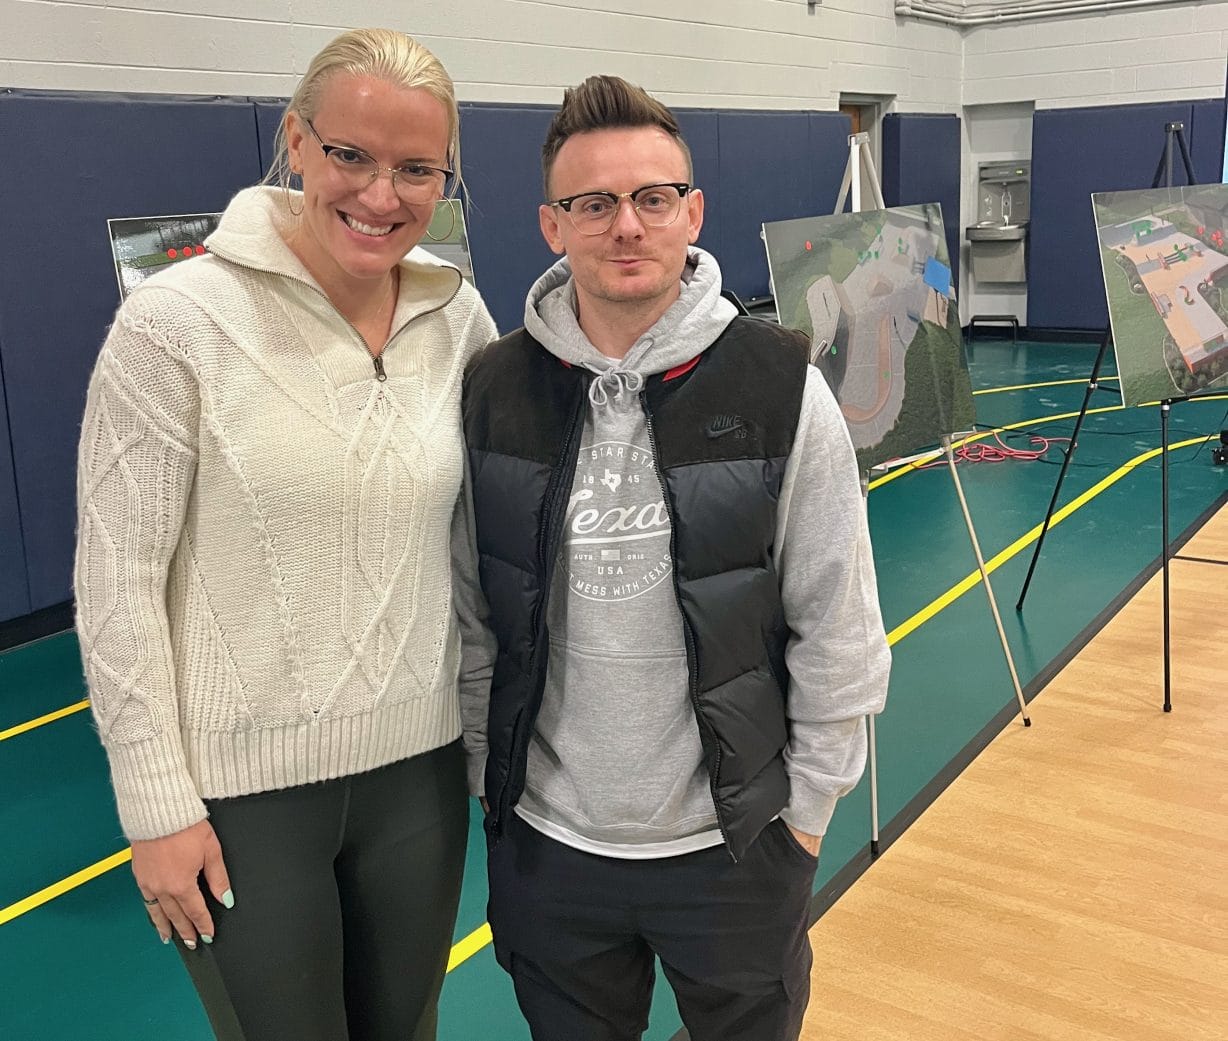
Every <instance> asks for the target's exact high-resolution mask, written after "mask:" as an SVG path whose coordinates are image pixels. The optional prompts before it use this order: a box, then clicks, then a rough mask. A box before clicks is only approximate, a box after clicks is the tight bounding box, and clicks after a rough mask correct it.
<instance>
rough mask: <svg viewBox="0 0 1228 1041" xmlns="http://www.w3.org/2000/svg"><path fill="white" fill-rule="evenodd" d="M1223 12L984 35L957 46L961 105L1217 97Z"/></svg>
mask: <svg viewBox="0 0 1228 1041" xmlns="http://www.w3.org/2000/svg"><path fill="white" fill-rule="evenodd" d="M1225 55H1228V3H1225V2H1223V0H1201V2H1199V0H1191V2H1190V3H1178V4H1168V5H1165V6H1163V7H1154V8H1143V9H1139V10H1130V11H1115V12H1111V13H1107V14H1096V15H1082V16H1079V17H1073V18H1055V19H1051V20H1048V21H1045V22H1023V23H1015V24H1013V25H1003V26H986V27H982V28H978V29H974V30H971V31H969V32H968V33H967V35H966V37H965V61H964V76H963V102H964V104H965V105H969V104H972V105H975V104H986V103H1001V102H1010V101H1032V102H1035V104H1036V107H1037V108H1068V107H1074V106H1082V105H1129V104H1139V103H1143V102H1152V101H1185V100H1193V99H1198V98H1210V97H1222V96H1223V94H1224V77H1225Z"/></svg>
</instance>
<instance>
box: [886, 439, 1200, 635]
mask: <svg viewBox="0 0 1228 1041" xmlns="http://www.w3.org/2000/svg"><path fill="white" fill-rule="evenodd" d="M1215 436H1218V435H1214V434H1207V435H1205V436H1203V437H1194V438H1190V439H1189V440H1188V441H1178V442H1176V443H1175V444H1171V445H1169V446H1168V450H1169V452H1173V451H1175V450H1176V449H1178V448H1188V447H1189V446H1190V445H1201V444H1206V442H1207V441H1209V440H1211V438H1212V437H1215ZM1162 451H1163V449H1162V448H1153V449H1151V450H1150V451H1148V452H1144V453H1143V454H1142V455H1136V456H1135V457H1134V458H1133V459H1131V460H1130V461H1129V462H1128V463H1124V464H1122V465H1121V466H1119V467H1118V468H1117V469H1116V470H1114V471H1113V472H1112V473H1111V474H1109V475H1108V476H1107V477H1105V478H1104V479H1103V480H1100V481H1097V482H1096V483H1095V484H1094V485H1092V486H1091V487H1090V488H1088V489H1087V491H1085V492H1084V493H1083V494H1082V495H1080V496H1078V497H1077V498H1075V499H1072V500H1071V501H1070V502H1068V503H1067V504H1066V505H1065V506H1063V507H1062V508H1061V509H1060V510H1057V511H1056V512H1055V513H1054V514H1053V517H1052V519H1051V520H1050V521H1049V530H1050V531H1052V530H1053V528H1055V527H1056V526H1057V525H1058V524H1060V523H1061V522H1062V521H1064V520H1065V519H1066V518H1067V517H1069V516H1070V515H1071V514H1072V513H1074V512H1075V510H1078V509H1080V508H1081V507H1083V506H1085V505H1087V503H1089V502H1091V500H1092V499H1094V498H1095V497H1096V496H1097V495H1099V494H1100V493H1101V492H1103V491H1104V490H1105V489H1107V488H1110V487H1111V486H1112V485H1114V484H1116V483H1117V482H1118V481H1120V480H1121V479H1122V478H1123V477H1125V476H1126V475H1127V474H1129V473H1131V472H1132V471H1133V470H1135V469H1136V468H1137V467H1139V466H1142V465H1143V463H1146V462H1149V461H1150V460H1152V459H1154V458H1156V456H1158V455H1159V454H1160V453H1161V452H1162ZM1043 527H1044V521H1041V523H1040V524H1038V525H1036V527H1034V528H1033V529H1032V530H1031V531H1029V532H1028V533H1027V534H1026V535H1023V536H1021V537H1020V538H1018V539H1016V540H1015V541H1014V542H1012V543H1011V544H1010V545H1009V546H1007V547H1006V549H1004V550H1002V551H1001V552H1000V553H998V554H997V555H995V556H994V557H993V558H992V559H990V560H987V561H985V572H986V573H987V574H991V575H992V574H993V573H994V572H995V571H996V570H997V569H998V568H1000V567H1001V566H1002V565H1003V564H1005V563H1006V562H1007V561H1008V560H1010V559H1011V557H1014V556H1016V555H1017V554H1018V553H1019V552H1020V551H1022V550H1024V549H1026V548H1027V547H1028V546H1030V545H1031V544H1032V543H1033V542H1035V541H1036V540H1037V539H1038V538H1040V529H1041V528H1043ZM980 581H981V573H980V571H973V572H972V573H971V574H970V575H966V576H965V577H964V579H963V580H962V581H960V582H959V583H957V584H956V585H954V586H952V587H951V588H950V589H948V590H947V591H946V592H945V593H943V594H942V596H940V597H938V598H937V599H935V600H932V601H930V603H929V604H927V605H926V606H925V607H923V608H922V609H921V610H920V611H918V612H917V613H916V614H914V615H913V616H912V617H911V618H909V619H908V620H907V621H906V622H904V623H902V624H901V625H897V626H896V627H895V628H894V629H892V630H891V632H889V633H888V634H887V642H888V643H890V644H891V645H892V646H894V645H895V644H896V643H898V642H899V641H900V640H902V639H904V637H905V636H907V635H908V634H909V633H911V632H913V631H914V630H916V629H918V628H920V627H921V626H922V625H924V624H925V623H926V622H928V621H929V620H930V619H931V618H933V617H934V615H936V614H938V612H939V611H941V610H943V608H946V607H949V606H950V605H951V604H953V603H954V602H955V601H956V600H958V599H959V598H960V597H961V596H963V595H964V594H965V593H966V592H968V590H969V589H971V588H972V587H973V586H976V585H979V584H980Z"/></svg>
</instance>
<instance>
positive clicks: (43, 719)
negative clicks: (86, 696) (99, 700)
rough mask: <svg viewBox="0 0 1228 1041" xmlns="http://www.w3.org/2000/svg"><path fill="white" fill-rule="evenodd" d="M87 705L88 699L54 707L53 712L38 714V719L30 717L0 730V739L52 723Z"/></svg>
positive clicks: (88, 704) (88, 705) (87, 706)
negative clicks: (26, 721)
mask: <svg viewBox="0 0 1228 1041" xmlns="http://www.w3.org/2000/svg"><path fill="white" fill-rule="evenodd" d="M89 707H90V703H89V702H88V701H78V702H77V703H76V704H75V705H66V706H65V707H64V708H60V709H56V710H55V711H54V712H48V713H47V715H45V716H39V717H38V719H31V720H30V721H29V722H28V723H18V724H17V726H15V727H9V728H8V730H0V741H7V740H8V739H9V738H10V737H16V736H17V735H18V734H24V733H26V732H27V731H30V730H35V729H37V728H38V727H41V726H46V725H47V724H48V723H54V722H55V721H56V720H57V719H63V718H64V717H65V716H71V715H73V714H75V713H77V712H81V711H83V710H84V709H87V708H89Z"/></svg>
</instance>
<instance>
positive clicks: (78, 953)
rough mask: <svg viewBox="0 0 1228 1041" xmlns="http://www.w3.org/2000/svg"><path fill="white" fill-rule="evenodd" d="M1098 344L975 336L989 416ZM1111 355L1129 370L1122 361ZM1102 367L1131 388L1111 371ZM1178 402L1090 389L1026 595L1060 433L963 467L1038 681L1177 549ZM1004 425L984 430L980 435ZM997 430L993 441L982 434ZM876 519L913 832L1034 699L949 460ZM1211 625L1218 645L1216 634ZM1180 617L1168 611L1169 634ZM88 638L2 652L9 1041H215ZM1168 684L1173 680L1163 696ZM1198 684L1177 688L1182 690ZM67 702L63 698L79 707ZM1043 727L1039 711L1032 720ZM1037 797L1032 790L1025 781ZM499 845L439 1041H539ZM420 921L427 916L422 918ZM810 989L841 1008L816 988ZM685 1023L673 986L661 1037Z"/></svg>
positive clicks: (4, 1014)
mask: <svg viewBox="0 0 1228 1041" xmlns="http://www.w3.org/2000/svg"><path fill="white" fill-rule="evenodd" d="M1095 355H1096V347H1095V346H1089V345H1087V344H1053V343H1045V344H1039V343H1023V342H1020V343H1019V344H1018V345H1017V346H1016V345H1012V344H1011V343H1010V341H1009V340H1006V341H1003V340H989V339H984V338H981V339H978V340H977V341H975V342H974V343H972V344H970V346H969V356H970V359H971V366H972V376H973V385H974V387H976V388H977V397H976V402H977V422H978V430H979V431H981V432H985V431H987V430H990V429H994V428H1005V433H1003V435H1002V436H1003V437H1004V438H1005V439H1006V440H1007V441H1008V443H1009V444H1010V445H1011V447H1014V448H1024V449H1026V448H1029V447H1031V445H1030V444H1029V434H1030V433H1035V434H1038V435H1041V436H1044V437H1048V438H1064V437H1069V436H1070V433H1071V430H1072V428H1073V425H1074V417H1075V415H1076V414H1077V412H1078V410H1079V406H1080V404H1081V403H1082V400H1083V395H1084V390H1085V388H1086V386H1087V378H1088V375H1089V373H1090V371H1091V368H1092V363H1093V360H1094V358H1095ZM1106 371H1108V372H1109V373H1111V372H1112V367H1111V359H1110V363H1109V364H1107V365H1106ZM1105 385H1106V386H1108V387H1114V386H1115V385H1116V384H1115V382H1114V381H1113V380H1112V379H1111V378H1108V379H1106V380H1105ZM1226 410H1228V399H1225V398H1209V399H1204V400H1200V401H1196V402H1186V403H1181V404H1177V405H1175V406H1174V407H1173V409H1172V423H1171V430H1170V444H1171V445H1172V450H1171V452H1170V480H1171V488H1170V495H1169V508H1170V516H1171V521H1170V524H1171V528H1170V530H1171V533H1172V536H1173V538H1174V539H1176V538H1177V537H1178V536H1179V535H1180V534H1181V533H1182V532H1184V531H1186V530H1187V529H1190V528H1192V527H1193V526H1196V525H1197V524H1198V523H1200V521H1201V519H1202V518H1204V517H1205V516H1206V515H1208V514H1209V511H1210V510H1211V508H1212V507H1214V506H1216V505H1217V504H1219V503H1221V502H1223V501H1224V499H1225V496H1226V495H1228V468H1225V467H1217V466H1214V465H1213V464H1212V461H1211V444H1207V443H1206V441H1207V438H1208V436H1210V437H1211V441H1212V443H1217V442H1218V434H1219V431H1220V430H1221V429H1222V428H1223V427H1224V426H1225V412H1226ZM1160 437H1161V435H1160V416H1159V409H1158V408H1157V407H1156V406H1154V405H1153V406H1141V407H1138V408H1131V409H1122V408H1121V407H1120V406H1119V404H1118V400H1117V398H1116V396H1115V395H1114V394H1112V393H1108V392H1104V391H1101V392H1097V393H1096V394H1094V395H1093V397H1092V402H1091V411H1089V414H1088V418H1087V422H1086V424H1085V426H1084V430H1083V434H1082V436H1081V437H1080V444H1079V448H1078V451H1077V452H1076V454H1075V457H1074V460H1073V465H1072V466H1071V468H1070V471H1069V473H1068V475H1067V478H1066V480H1065V483H1064V486H1063V489H1062V495H1061V499H1060V502H1059V507H1066V506H1068V505H1070V506H1071V507H1072V508H1070V509H1068V510H1065V511H1063V513H1064V515H1062V514H1059V516H1061V519H1060V522H1059V523H1058V524H1057V525H1056V526H1055V527H1053V528H1052V529H1051V530H1050V532H1049V534H1048V536H1047V538H1046V541H1045V545H1044V552H1043V554H1042V555H1041V558H1040V562H1039V564H1038V566H1037V571H1036V576H1035V578H1034V579H1033V582H1032V585H1031V588H1030V590H1029V592H1028V596H1027V600H1026V602H1025V604H1024V608H1023V611H1022V612H1018V611H1017V610H1016V608H1015V603H1016V600H1017V599H1018V596H1019V593H1020V589H1021V586H1022V584H1023V579H1024V575H1025V573H1026V571H1027V566H1028V562H1029V560H1030V559H1031V554H1032V550H1033V542H1034V539H1035V536H1036V533H1037V531H1038V529H1039V526H1040V524H1041V521H1042V520H1043V518H1044V515H1045V510H1046V507H1047V506H1048V503H1049V499H1050V496H1051V495H1052V493H1053V489H1054V486H1055V482H1056V480H1057V476H1058V471H1059V466H1060V462H1061V450H1062V449H1063V448H1064V447H1065V443H1064V442H1059V443H1057V444H1055V445H1054V446H1053V447H1052V448H1051V449H1050V450H1049V453H1048V455H1047V456H1046V457H1045V458H1044V459H1043V460H1038V461H1018V460H1010V461H1005V462H998V463H990V462H976V463H961V464H960V466H959V473H960V477H961V479H962V482H963V487H964V490H965V493H966V495H967V499H968V503H969V508H970V510H971V512H972V516H973V520H974V522H975V525H976V530H977V534H978V536H979V540H980V545H981V548H982V551H983V553H984V557H985V560H986V562H987V564H988V565H989V567H990V570H991V572H992V585H993V588H994V590H995V592H996V595H997V600H998V605H999V609H1000V611H1001V614H1002V619H1003V623H1004V626H1005V629H1006V632H1007V635H1008V638H1009V641H1010V646H1011V650H1012V654H1013V657H1014V661H1015V665H1016V668H1017V670H1018V674H1019V679H1020V682H1021V683H1022V684H1023V685H1024V687H1025V690H1027V691H1028V693H1029V695H1030V694H1031V693H1033V692H1034V691H1035V690H1037V689H1039V687H1041V686H1043V683H1044V682H1045V680H1046V679H1047V677H1048V676H1049V675H1051V674H1052V672H1053V670H1054V668H1055V667H1056V666H1057V665H1060V664H1061V663H1062V662H1064V661H1065V660H1066V657H1067V656H1068V655H1069V654H1071V653H1073V650H1074V649H1076V647H1077V645H1078V644H1079V641H1081V640H1082V639H1085V638H1086V636H1087V635H1088V634H1089V630H1090V629H1092V628H1094V627H1095V626H1096V625H1098V624H1099V622H1100V621H1101V620H1102V619H1103V617H1104V616H1105V614H1106V613H1109V612H1111V611H1112V610H1113V609H1114V608H1115V606H1116V604H1117V602H1118V601H1119V600H1120V599H1121V598H1122V596H1123V593H1125V592H1126V591H1127V590H1128V589H1131V588H1133V587H1134V584H1135V583H1137V581H1138V579H1139V576H1140V575H1142V574H1144V573H1150V571H1151V570H1152V569H1153V568H1154V567H1155V566H1156V562H1157V558H1158V557H1159V554H1160V545H1161V516H1162V511H1161V477H1160V475H1161V467H1160V459H1159V447H1160V443H1161V440H1160ZM986 440H989V441H992V436H989V437H982V438H981V439H980V442H979V443H983V442H984V441H986ZM975 443H978V442H974V444H975ZM869 511H870V522H871V529H872V532H873V537H874V548H875V557H876V560H877V562H878V577H879V588H880V593H881V599H882V605H883V614H884V617H885V620H886V624H887V629H888V631H889V633H890V634H891V641H892V644H893V648H894V655H895V664H894V670H893V673H892V680H891V693H890V697H889V698H888V702H887V710H886V712H885V714H884V715H883V716H882V717H881V718H880V719H879V721H878V725H877V744H878V786H879V801H880V820H881V822H882V831H883V842H884V844H886V843H887V842H889V841H890V840H891V839H892V838H893V837H895V836H896V835H898V833H899V831H900V830H901V828H903V827H904V826H906V824H907V823H908V821H910V820H912V819H915V817H916V815H917V813H919V812H920V810H921V809H923V808H924V805H925V804H926V803H928V801H929V800H930V799H932V798H933V797H934V795H935V794H936V792H937V791H938V790H940V789H941V787H942V786H944V785H945V784H946V783H949V782H952V779H953V778H955V780H954V781H953V783H958V779H957V778H956V774H957V772H958V769H959V767H960V765H961V764H963V763H966V762H967V760H968V758H969V757H970V756H971V755H974V754H975V752H976V751H977V750H978V749H979V748H980V747H981V746H982V745H983V744H984V742H985V741H986V740H987V739H988V736H990V735H991V734H992V733H993V732H996V730H997V729H999V728H1000V727H1001V726H1003V725H1008V726H1019V725H1020V722H1019V719H1018V717H1017V714H1014V713H1012V709H1011V706H1012V705H1013V704H1014V693H1013V688H1012V685H1011V680H1010V674H1009V672H1008V668H1007V663H1006V657H1005V655H1004V654H1003V651H1002V647H1001V644H1000V642H999V640H998V636H997V632H996V630H995V627H994V624H993V618H992V615H991V613H990V610H989V604H988V601H987V599H986V596H985V592H984V590H983V588H981V583H980V580H979V576H978V575H977V573H976V560H975V557H974V555H973V552H972V549H971V544H970V541H969V537H968V533H967V529H966V527H965V525H964V520H963V516H962V513H961V510H960V506H959V501H958V498H957V496H956V493H955V486H954V482H953V481H952V478H951V474H950V471H949V470H948V469H947V468H946V467H945V466H939V467H936V468H929V469H917V468H912V469H903V470H898V471H893V472H892V473H891V474H890V475H888V476H887V477H885V478H883V477H880V478H879V479H877V480H876V481H874V482H873V483H872V484H871V490H870V496H869ZM1215 624H1216V623H1215V620H1213V619H1208V634H1207V638H1208V639H1214V638H1216V636H1215V633H1214V631H1213V627H1214V625H1215ZM1160 625H1161V619H1160V618H1158V617H1157V619H1156V626H1157V628H1158V627H1159V626H1160ZM84 697H85V689H84V684H83V680H82V676H81V671H80V663H79V660H78V657H77V647H76V642H75V639H74V637H73V635H72V634H71V633H63V634H60V635H57V636H53V637H50V638H47V639H44V640H41V641H39V642H36V643H32V644H27V645H26V646H23V647H17V648H14V649H11V650H9V651H7V652H5V653H3V654H0V792H2V793H3V796H2V797H0V834H3V835H4V837H5V842H4V855H3V858H2V859H0V982H2V985H3V988H4V998H3V1000H2V1001H0V1038H3V1039H4V1041H70V1039H72V1041H87V1039H88V1041H208V1039H209V1038H210V1037H211V1034H210V1032H209V1029H208V1025H207V1023H206V1021H205V1018H204V1015H203V1013H202V1012H201V1010H200V1007H199V1005H198V1004H197V1002H196V999H195V996H194V994H193V992H192V989H191V987H190V986H189V984H188V980H187V977H186V975H185V973H184V972H183V969H182V967H181V965H180V962H179V959H178V957H177V955H176V954H175V952H174V951H172V950H170V949H169V948H166V947H163V946H162V945H161V944H160V943H159V942H158V939H157V937H156V935H155V934H154V932H153V931H152V929H151V928H150V926H149V924H148V921H147V919H146V916H145V914H144V911H143V909H142V907H141V902H140V900H139V899H138V897H137V894H136V891H135V889H134V888H133V885H132V879H131V875H130V872H129V869H128V866H127V854H126V845H125V843H124V840H123V838H122V836H121V834H120V831H119V826H118V824H117V822H116V817H115V813H114V810H113V808H112V804H111V796H110V793H109V790H108V787H107V771H106V764H105V761H104V758H103V754H102V751H101V749H100V747H99V746H98V743H97V740H96V738H95V736H94V733H93V730H92V728H91V725H90V717H89V713H88V712H87V711H83V709H84V707H85V706H84V703H83V699H84ZM1161 698H1162V691H1160V690H1157V691H1156V701H1157V706H1159V704H1160V701H1161ZM1179 699H1180V691H1174V700H1175V701H1178V702H1179ZM61 710H63V711H61ZM1033 735H1034V737H1035V738H1036V739H1037V740H1043V734H1041V733H1040V728H1039V727H1036V728H1033ZM1020 794H1021V797H1024V796H1025V795H1026V793H1025V792H1023V791H1021V793H1020ZM870 827H871V816H870V794H869V783H868V781H863V782H862V784H861V786H860V787H859V788H858V789H857V790H856V791H855V792H854V793H853V794H852V795H850V796H849V797H848V798H847V799H845V800H843V801H842V803H841V804H840V808H839V810H838V811H837V814H836V817H835V820H834V821H833V823H832V828H831V830H830V831H829V833H828V835H827V838H826V840H825V842H824V845H823V857H822V864H821V867H820V871H819V878H818V880H817V881H816V893H817V894H818V895H817V898H816V909H818V908H821V907H822V906H824V905H825V904H826V903H828V902H829V901H830V900H831V899H833V898H834V897H835V896H836V895H837V894H838V892H839V891H840V890H841V888H842V887H843V886H845V885H847V884H848V883H849V882H850V881H852V883H853V884H856V883H855V881H854V880H855V877H856V875H857V874H858V873H859V872H860V871H861V870H862V869H863V868H864V866H865V864H866V863H867V862H868V856H869V854H868V844H869V839H870ZM483 852H484V849H483V841H482V837H481V829H480V826H479V823H478V818H477V816H476V815H475V816H474V818H473V823H472V829H471V844H470V854H469V863H468V871H467V873H466V877H465V885H464V895H463V897H462V901H461V908H460V919H459V921H458V923H457V928H456V941H457V947H456V948H455V949H454V951H453V958H452V961H453V968H452V970H451V971H450V973H449V975H448V979H447V983H446V985H445V987H444V993H443V1008H442V1025H441V1029H440V1035H439V1036H440V1039H441V1041H528V1032H527V1030H526V1029H525V1028H524V1027H523V1025H522V1024H521V1021H520V1018H519V1015H518V1013H517V1010H516V1005H515V1001H514V998H513V994H512V989H511V986H510V985H509V983H508V981H507V980H506V979H505V977H504V976H503V974H502V973H501V971H500V970H499V969H498V967H497V965H496V964H495V960H494V956H493V953H492V951H491V948H490V946H489V943H488V939H489V933H488V932H487V931H486V930H485V927H484V924H485V913H484V912H485V900H486V881H485V877H484V857H483ZM407 926H408V927H409V928H411V929H412V923H407ZM812 1000H813V1002H814V1003H815V1004H817V1005H819V1006H821V1005H822V1001H823V994H822V988H821V987H819V988H818V989H817V990H816V992H815V994H814V997H813V999H812ZM678 1029H679V1020H678V1015H677V1011H676V1010H675V1008H674V1006H673V1001H672V999H671V998H670V996H669V994H668V991H667V989H665V988H658V993H657V1001H656V1004H655V1007H654V1010H653V1018H652V1026H651V1028H650V1030H649V1032H648V1034H647V1035H646V1036H647V1038H648V1039H649V1041H668V1039H670V1038H672V1037H673V1036H674V1035H675V1033H676V1032H677V1031H678Z"/></svg>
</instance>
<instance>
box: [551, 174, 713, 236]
mask: <svg viewBox="0 0 1228 1041" xmlns="http://www.w3.org/2000/svg"><path fill="white" fill-rule="evenodd" d="M693 190H694V188H693V186H692V185H689V184H687V183H686V182H685V181H679V182H677V183H670V184H646V185H644V187H643V188H636V189H635V191H633V192H622V193H620V194H615V193H614V192H585V193H583V194H582V195H569V196H567V198H565V199H555V200H554V201H553V202H552V203H550V205H551V206H557V207H558V208H559V209H561V210H562V211H563V212H564V213H566V214H567V216H568V217H569V218H571V223H572V224H573V225H574V226H575V229H576V231H578V232H579V233H580V234H581V235H601V234H604V233H605V232H607V231H609V230H610V228H612V227H613V226H614V220H615V218H616V217H617V216H618V208H619V207H620V206H621V205H622V201H623V199H630V200H631V205H632V206H633V207H634V208H635V212H636V213H637V214H638V215H639V218H640V220H641V221H643V223H644V227H646V228H665V227H668V226H669V225H671V224H673V223H674V221H676V220H677V219H678V214H679V213H681V212H682V200H683V199H684V198H685V197H686V194H687V192H690V191H693Z"/></svg>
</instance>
